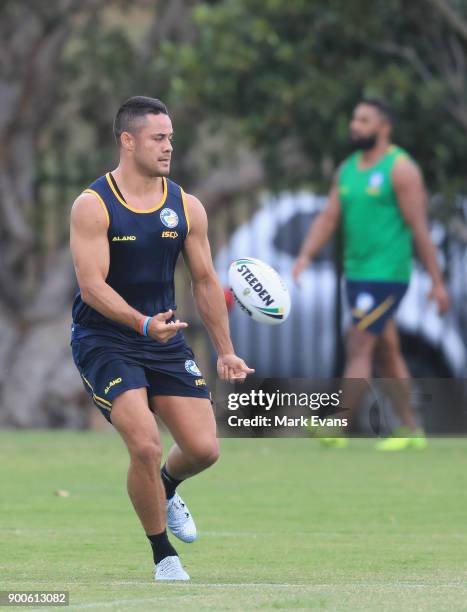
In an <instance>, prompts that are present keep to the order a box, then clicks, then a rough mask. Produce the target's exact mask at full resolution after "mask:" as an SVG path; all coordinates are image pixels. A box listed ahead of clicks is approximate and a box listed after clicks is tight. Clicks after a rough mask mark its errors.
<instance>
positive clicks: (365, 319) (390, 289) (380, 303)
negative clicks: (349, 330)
mask: <svg viewBox="0 0 467 612" xmlns="http://www.w3.org/2000/svg"><path fill="white" fill-rule="evenodd" d="M407 287H408V283H396V282H386V281H354V280H348V279H347V280H346V288H347V297H348V300H349V304H350V308H351V311H352V320H353V323H354V325H355V326H356V327H357V328H358V329H360V330H362V331H368V332H371V333H372V334H377V335H379V334H381V333H382V331H383V329H384V326H385V324H386V322H387V321H388V320H389V319H391V318H392V317H393V316H394V314H395V312H396V310H397V307H398V306H399V304H400V302H401V300H402V298H403V297H404V295H405V292H406V291H407Z"/></svg>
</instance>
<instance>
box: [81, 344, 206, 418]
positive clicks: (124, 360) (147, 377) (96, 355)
mask: <svg viewBox="0 0 467 612" xmlns="http://www.w3.org/2000/svg"><path fill="white" fill-rule="evenodd" d="M158 345H159V346H160V344H159V343H156V342H154V348H152V347H151V346H150V345H149V344H148V342H146V343H145V344H142V345H141V346H137V345H135V344H134V343H128V344H126V343H123V342H122V341H121V340H118V339H116V340H114V339H112V338H109V337H102V336H92V335H90V336H85V337H82V338H79V339H73V341H72V344H71V347H72V353H73V360H74V362H75V364H76V367H77V368H78V371H79V373H80V375H81V378H82V381H83V385H84V388H85V389H86V391H87V392H88V394H89V396H90V397H91V398H92V400H93V402H94V404H95V405H96V406H97V408H99V410H100V411H101V412H102V414H103V415H104V416H105V418H106V419H107V420H108V421H109V423H111V422H112V421H111V413H112V402H113V400H114V399H115V398H116V397H117V396H118V395H120V394H121V393H123V392H124V391H128V390H129V389H139V388H141V387H146V388H147V392H148V398H149V397H153V396H155V395H176V396H183V397H200V398H208V399H209V398H210V393H209V389H208V387H207V384H206V381H205V380H204V377H203V375H202V373H201V371H200V370H199V368H198V366H197V365H196V362H195V357H194V354H193V351H192V350H191V348H190V347H189V346H188V345H187V344H186V343H185V342H183V343H180V342H178V343H177V344H176V346H174V347H173V348H170V346H164V347H163V350H162V351H161V350H159V348H158Z"/></svg>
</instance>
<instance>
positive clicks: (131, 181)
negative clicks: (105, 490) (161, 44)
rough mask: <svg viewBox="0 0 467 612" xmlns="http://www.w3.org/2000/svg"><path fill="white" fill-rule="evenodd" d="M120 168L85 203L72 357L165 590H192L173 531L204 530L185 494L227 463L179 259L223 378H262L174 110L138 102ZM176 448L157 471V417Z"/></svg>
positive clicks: (81, 203) (120, 122) (74, 222)
mask: <svg viewBox="0 0 467 612" xmlns="http://www.w3.org/2000/svg"><path fill="white" fill-rule="evenodd" d="M114 134H115V138H116V141H117V144H118V146H119V149H120V161H119V165H118V167H117V168H116V169H115V170H113V171H112V172H108V173H107V174H105V175H104V176H101V177H100V178H98V179H97V180H96V181H94V183H92V184H91V185H90V186H89V188H88V189H85V190H84V191H83V193H82V194H81V195H80V196H79V197H78V198H77V199H76V201H75V203H74V205H73V209H72V214H71V231H70V236H71V251H72V254H73V261H74V265H75V270H76V276H77V279H78V285H79V292H78V294H77V295H76V298H75V300H74V304H73V325H72V353H73V359H74V361H75V364H76V366H77V368H78V371H79V373H80V375H81V378H82V381H83V385H84V388H85V389H86V391H87V392H88V393H89V395H90V397H91V398H92V400H93V402H94V404H95V405H96V406H97V407H98V408H99V410H100V411H101V412H102V414H103V415H104V416H105V418H106V419H107V420H108V421H109V422H111V423H112V424H113V425H114V426H115V428H116V429H117V431H118V432H119V433H120V435H121V436H122V438H123V440H124V442H125V444H126V446H127V448H128V452H129V455H130V466H129V470H128V494H129V496H130V499H131V501H132V503H133V506H134V508H135V510H136V513H137V514H138V516H139V519H140V521H141V524H142V526H143V529H144V530H145V532H146V535H147V537H148V539H149V541H150V543H151V547H152V552H153V558H154V562H155V572H154V578H155V579H156V580H188V579H189V576H188V574H187V573H186V572H185V570H184V569H183V567H182V565H181V563H180V559H179V557H178V555H177V552H176V551H175V549H174V547H173V546H172V545H171V543H170V542H169V539H168V537H167V533H166V525H167V526H168V527H169V529H170V530H171V531H172V533H173V534H174V535H175V536H176V537H178V538H179V539H181V540H182V541H184V542H193V541H194V540H195V539H196V536H197V533H196V526H195V523H194V521H193V518H192V516H191V514H190V512H189V510H188V508H187V506H186V504H185V503H184V502H183V500H182V499H181V498H180V496H179V495H178V493H177V492H176V487H177V486H178V485H179V484H180V483H181V482H182V481H183V480H185V479H186V478H189V477H190V476H194V475H195V474H198V473H199V472H201V471H202V470H204V469H206V468H207V467H209V466H210V465H212V464H213V463H214V462H215V461H216V460H217V458H218V456H219V447H218V442H217V438H216V424H215V419H214V414H213V410H212V406H211V402H210V399H209V398H210V395H209V391H208V388H207V385H206V381H205V380H204V378H203V375H202V373H201V372H200V370H199V368H198V366H197V365H196V361H195V357H194V354H193V351H192V350H191V348H190V347H189V346H188V344H187V343H186V341H185V338H184V335H183V332H182V330H183V328H184V327H187V324H186V323H185V322H182V321H180V320H179V319H175V317H174V314H173V313H174V311H175V309H176V304H175V291H174V270H175V265H176V262H177V259H178V256H179V254H180V252H182V254H183V257H184V260H185V263H186V264H187V266H188V269H189V272H190V275H191V279H192V285H193V295H194V298H195V302H196V306H197V308H198V311H199V313H200V315H201V317H202V319H203V322H204V324H205V326H206V328H207V331H208V332H209V334H210V336H211V339H212V341H213V344H214V346H215V348H216V351H217V353H218V360H217V371H218V374H219V377H220V378H221V379H223V380H229V381H231V382H233V381H235V380H241V379H244V378H245V377H246V376H247V374H249V373H252V372H253V371H254V370H252V369H250V368H248V366H247V365H246V364H245V362H244V361H243V360H242V359H240V358H239V357H237V356H236V355H235V352H234V349H233V346H232V342H231V340H230V332H229V324H228V316H227V309H226V305H225V299H224V293H223V290H222V288H221V286H220V284H219V281H218V279H217V276H216V273H215V271H214V268H213V264H212V259H211V253H210V248H209V242H208V238H207V216H206V212H205V210H204V208H203V206H202V204H201V202H200V201H199V200H198V199H197V198H195V197H194V196H192V195H189V194H186V193H184V191H183V189H182V188H181V187H180V186H179V185H177V184H176V183H174V182H173V181H171V180H170V179H169V178H168V174H169V171H170V161H171V154H172V136H173V130H172V123H171V121H170V117H169V115H168V112H167V108H166V107H165V105H164V104H163V103H162V102H160V101H159V100H156V99H154V98H147V97H143V96H136V97H133V98H130V99H129V100H127V101H126V102H125V103H124V104H123V105H122V106H121V107H120V109H119V110H118V112H117V115H116V117H115V122H114ZM156 412H157V414H158V416H159V417H160V419H161V420H162V421H163V422H164V423H165V425H166V426H167V428H168V429H169V431H170V432H171V433H172V435H173V437H174V440H175V444H174V445H173V446H172V448H171V449H170V451H169V454H168V457H167V461H166V463H165V464H164V466H163V467H162V469H160V463H161V455H162V449H161V442H160V436H159V431H158V428H157V423H156V420H155V418H154V413H156Z"/></svg>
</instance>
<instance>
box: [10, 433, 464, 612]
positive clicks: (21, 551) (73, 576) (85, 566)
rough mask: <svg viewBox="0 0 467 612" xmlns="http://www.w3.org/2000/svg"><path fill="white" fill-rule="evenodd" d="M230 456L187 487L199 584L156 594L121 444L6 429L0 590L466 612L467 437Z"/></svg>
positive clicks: (127, 605)
mask: <svg viewBox="0 0 467 612" xmlns="http://www.w3.org/2000/svg"><path fill="white" fill-rule="evenodd" d="M166 442H168V440H166ZM166 446H167V444H166ZM222 450H223V456H222V458H221V460H220V462H219V463H218V464H217V465H216V466H214V467H213V468H211V469H210V470H208V471H207V472H205V473H204V474H202V475H200V476H198V477H196V478H195V479H193V480H191V481H187V482H186V483H184V484H183V485H182V487H181V491H180V492H181V494H182V495H183V497H184V498H185V499H186V501H187V502H188V503H189V505H190V508H191V510H192V511H193V514H194V516H195V518H196V520H197V524H198V528H199V531H200V535H201V537H200V539H199V541H197V542H196V543H194V544H191V545H186V544H182V543H180V544H177V549H178V551H179V554H180V555H181V557H182V560H183V562H184V565H185V566H186V568H187V570H188V572H189V573H190V574H191V576H192V581H191V582H190V583H187V584H178V585H177V584H166V585H163V584H162V585H161V584H154V583H153V581H152V559H151V552H150V547H149V544H148V542H147V541H146V538H145V536H144V534H143V532H142V530H141V528H140V525H139V522H138V520H137V518H136V515H135V514H134V512H133V510H132V508H131V506H130V502H129V500H128V498H127V494H126V488H125V487H126V484H125V481H126V467H127V461H128V459H127V453H126V450H125V449H124V446H123V443H122V442H121V441H120V439H119V438H118V436H117V435H116V434H115V433H106V432H104V433H74V432H11V431H4V432H0V487H1V490H0V551H1V555H0V589H4V590H6V589H8V590H11V589H22V590H34V589H41V590H47V589H49V590H61V589H66V590H69V591H70V604H71V606H70V609H89V610H93V609H96V610H99V609H103V610H105V609H112V610H142V611H143V610H144V611H147V610H156V609H157V610H170V609H180V608H182V607H186V608H187V609H189V610H252V609H263V610H295V609H319V610H346V611H348V610H351V611H353V610H366V611H368V610H378V611H381V610H415V609H416V610H434V611H437V612H439V611H441V610H467V588H466V568H467V563H466V562H467V521H466V516H467V511H466V508H467V453H466V450H467V441H463V440H434V441H431V443H430V446H429V448H428V449H427V450H426V451H422V452H420V451H412V452H404V453H400V454H384V453H377V452H376V451H375V450H374V449H373V445H372V442H371V441H369V440H355V441H352V444H351V447H350V448H348V449H343V450H333V449H323V448H321V447H320V446H319V445H318V444H317V442H316V441H314V440H307V439H282V440H279V439H274V440H266V439H262V440H260V439H256V440H232V439H231V440H223V441H222ZM58 489H67V490H68V491H70V497H68V498H62V497H57V496H56V495H54V492H55V491H56V490H58ZM31 609H32V608H29V610H31ZM42 609H44V608H42Z"/></svg>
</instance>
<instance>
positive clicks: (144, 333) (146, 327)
mask: <svg viewBox="0 0 467 612" xmlns="http://www.w3.org/2000/svg"><path fill="white" fill-rule="evenodd" d="M151 319H152V317H146V318H145V319H144V323H143V336H147V335H148V325H149V321H150V320H151Z"/></svg>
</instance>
